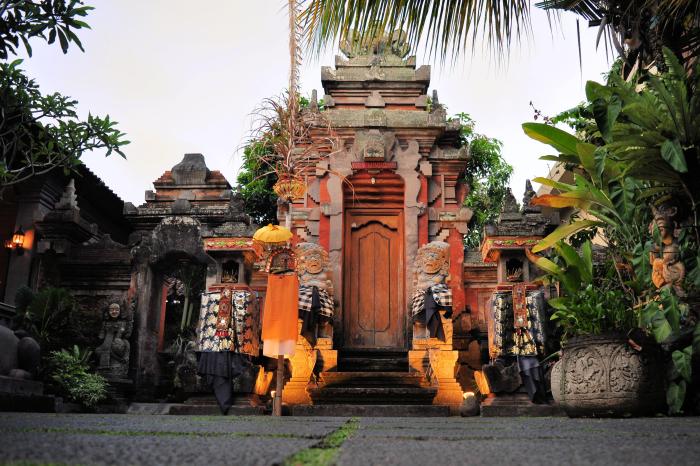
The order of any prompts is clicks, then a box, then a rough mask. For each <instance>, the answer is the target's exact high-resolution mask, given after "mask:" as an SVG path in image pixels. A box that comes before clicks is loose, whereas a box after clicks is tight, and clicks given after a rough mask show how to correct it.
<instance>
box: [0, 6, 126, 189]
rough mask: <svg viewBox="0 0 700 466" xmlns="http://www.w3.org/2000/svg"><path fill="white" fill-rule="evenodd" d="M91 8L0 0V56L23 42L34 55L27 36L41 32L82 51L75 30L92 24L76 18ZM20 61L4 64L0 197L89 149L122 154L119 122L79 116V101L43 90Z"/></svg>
mask: <svg viewBox="0 0 700 466" xmlns="http://www.w3.org/2000/svg"><path fill="white" fill-rule="evenodd" d="M91 9H92V8H91V7H87V6H83V3H82V2H80V1H75V0H72V1H50V0H43V1H21V0H18V1H11V0H5V1H2V0H0V58H1V59H7V58H8V56H9V55H14V54H16V53H17V48H18V45H19V43H20V41H21V42H22V43H23V44H24V47H25V48H26V50H27V52H28V54H29V55H30V56H31V46H30V44H29V41H30V39H32V38H37V37H38V38H43V39H45V40H46V41H47V42H48V43H49V44H52V43H54V41H55V40H56V38H58V41H59V43H60V45H61V49H62V50H63V52H64V53H65V52H67V50H68V47H69V44H70V43H75V44H76V45H77V46H78V47H80V49H81V50H82V44H81V42H80V40H79V39H78V37H77V35H76V34H75V32H74V31H75V30H78V29H84V28H89V26H88V25H87V24H86V23H84V22H83V21H81V20H79V19H78V18H79V17H83V16H85V15H87V13H88V12H89V11H90V10H91ZM47 35H48V36H47ZM21 64H22V60H19V59H18V60H14V61H12V62H9V63H7V62H3V63H0V109H1V111H2V120H0V152H1V158H0V196H2V192H3V191H4V189H6V188H7V187H8V186H11V185H15V184H18V183H22V182H24V181H26V180H28V179H30V178H32V177H34V176H37V175H42V174H45V173H48V172H50V171H52V170H54V169H57V168H58V169H63V170H64V171H65V172H70V171H71V170H72V169H74V168H75V167H76V166H77V165H79V164H80V163H81V161H80V159H81V157H82V155H83V154H84V153H86V152H90V151H93V150H104V151H105V154H106V155H109V154H111V153H112V152H116V153H118V154H119V155H121V156H122V157H124V153H123V152H122V147H123V146H124V145H126V144H128V143H129V141H127V140H125V139H124V136H125V135H124V133H122V132H120V131H119V130H118V129H117V126H116V125H117V122H115V121H113V120H111V119H110V117H109V115H107V116H105V117H98V116H93V115H91V114H89V115H88V117H87V119H86V120H83V119H80V118H78V114H77V105H78V102H77V101H76V100H73V99H71V98H70V97H67V96H63V95H61V94H59V93H53V94H42V93H41V92H40V90H39V86H38V85H37V84H36V82H35V81H34V80H33V79H30V78H29V77H27V76H26V75H25V74H24V72H23V71H22V70H21V68H20V65H21Z"/></svg>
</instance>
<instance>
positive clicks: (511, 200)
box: [501, 188, 520, 213]
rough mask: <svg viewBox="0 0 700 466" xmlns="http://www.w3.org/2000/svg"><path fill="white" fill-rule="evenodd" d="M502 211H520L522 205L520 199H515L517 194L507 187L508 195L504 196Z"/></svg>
mask: <svg viewBox="0 0 700 466" xmlns="http://www.w3.org/2000/svg"><path fill="white" fill-rule="evenodd" d="M501 212H503V213H515V212H520V207H519V206H518V201H516V200H515V196H513V191H511V190H510V188H508V189H507V191H506V195H505V197H504V198H503V209H501Z"/></svg>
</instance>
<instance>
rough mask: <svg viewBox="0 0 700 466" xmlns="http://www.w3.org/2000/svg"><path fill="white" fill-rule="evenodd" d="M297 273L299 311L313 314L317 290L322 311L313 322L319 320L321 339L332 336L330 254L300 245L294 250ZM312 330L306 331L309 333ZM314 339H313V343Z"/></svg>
mask: <svg viewBox="0 0 700 466" xmlns="http://www.w3.org/2000/svg"><path fill="white" fill-rule="evenodd" d="M294 255H295V257H296V261H297V263H296V271H297V276H298V277H299V311H300V317H302V315H301V312H303V311H306V312H312V311H313V309H312V301H313V298H312V295H313V291H314V290H313V289H314V287H315V288H316V289H317V292H318V298H319V301H320V303H319V305H320V309H318V310H317V312H318V315H317V316H314V318H313V319H311V320H312V321H317V320H318V324H319V325H318V332H319V336H321V337H330V336H331V332H332V330H331V328H332V327H331V322H332V319H333V308H334V302H333V282H332V281H331V279H330V277H331V269H330V261H329V260H328V253H327V252H326V250H325V249H323V248H322V247H321V246H319V245H318V244H314V243H299V244H297V246H296V247H295V249H294ZM309 330H310V329H305V331H309ZM313 340H314V339H313V338H312V341H313Z"/></svg>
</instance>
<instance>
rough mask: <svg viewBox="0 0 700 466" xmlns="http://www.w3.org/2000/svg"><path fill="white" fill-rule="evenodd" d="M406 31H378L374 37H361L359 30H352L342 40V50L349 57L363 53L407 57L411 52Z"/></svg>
mask: <svg viewBox="0 0 700 466" xmlns="http://www.w3.org/2000/svg"><path fill="white" fill-rule="evenodd" d="M406 37H407V36H406V33H405V32H404V31H401V30H396V31H394V32H377V33H376V34H375V35H374V36H373V37H371V36H367V37H365V38H362V39H361V34H360V33H359V32H357V31H350V32H349V33H348V35H347V36H344V37H342V38H341V40H340V51H341V52H343V54H345V56H346V57H348V58H353V57H357V56H361V55H395V56H397V57H400V58H404V57H406V55H408V53H409V52H410V48H409V46H408V43H407V42H406Z"/></svg>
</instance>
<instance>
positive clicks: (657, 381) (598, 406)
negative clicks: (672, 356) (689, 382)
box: [551, 335, 665, 416]
mask: <svg viewBox="0 0 700 466" xmlns="http://www.w3.org/2000/svg"><path fill="white" fill-rule="evenodd" d="M663 373H664V372H663V364H662V360H661V358H660V357H659V355H658V354H656V353H653V352H651V350H645V352H636V351H633V350H632V349H631V348H630V347H629V346H628V344H627V338H626V337H623V336H615V335H612V336H596V337H578V338H573V339H571V340H569V342H568V343H567V344H566V345H565V346H564V349H563V352H562V358H561V360H560V361H559V362H557V363H556V364H555V365H554V367H553V368H552V376H551V381H552V395H553V396H554V400H555V401H556V402H557V403H558V404H559V405H560V406H561V407H563V408H564V410H565V411H566V412H567V414H569V415H570V416H605V415H624V414H644V413H647V414H653V413H655V412H657V411H660V410H662V409H663V405H664V397H665V395H664V388H663Z"/></svg>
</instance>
